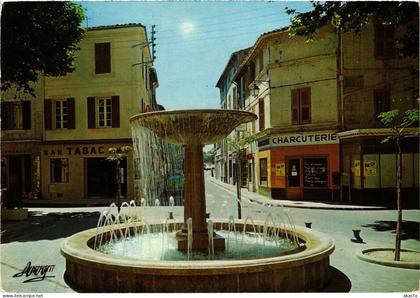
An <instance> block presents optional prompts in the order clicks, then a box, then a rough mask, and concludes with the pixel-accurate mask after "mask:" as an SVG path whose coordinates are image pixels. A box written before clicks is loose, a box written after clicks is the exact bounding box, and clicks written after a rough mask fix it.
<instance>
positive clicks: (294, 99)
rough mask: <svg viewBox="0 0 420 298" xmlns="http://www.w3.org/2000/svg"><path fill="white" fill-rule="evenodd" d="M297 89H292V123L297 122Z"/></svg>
mask: <svg viewBox="0 0 420 298" xmlns="http://www.w3.org/2000/svg"><path fill="white" fill-rule="evenodd" d="M299 118H300V116H299V89H294V90H292V124H299Z"/></svg>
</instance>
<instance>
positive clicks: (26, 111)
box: [22, 100, 31, 129]
mask: <svg viewBox="0 0 420 298" xmlns="http://www.w3.org/2000/svg"><path fill="white" fill-rule="evenodd" d="M22 128H23V129H31V102H30V101H29V100H25V101H22Z"/></svg>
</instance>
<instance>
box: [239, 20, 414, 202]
mask: <svg viewBox="0 0 420 298" xmlns="http://www.w3.org/2000/svg"><path fill="white" fill-rule="evenodd" d="M403 32H404V28H399V29H398V30H397V31H396V32H390V30H389V29H388V28H386V26H379V25H375V24H374V23H370V24H368V26H366V27H365V28H364V30H363V31H362V33H361V34H360V35H356V34H353V33H346V34H343V35H342V36H340V35H339V34H337V33H335V32H333V31H332V30H331V28H330V27H328V26H326V27H324V28H322V29H321V30H319V31H318V32H317V37H316V40H315V41H314V42H312V43H306V42H305V41H304V40H303V38H301V37H293V38H290V37H289V35H288V31H287V28H284V29H278V30H274V31H271V32H267V33H264V34H262V35H261V36H260V37H259V38H258V39H257V41H256V42H255V44H254V46H253V47H252V48H251V50H250V51H249V53H248V55H247V56H246V57H245V59H244V60H243V61H242V63H241V65H240V66H239V67H238V71H237V72H236V74H235V76H234V78H233V80H234V81H235V82H236V85H237V86H239V87H238V98H239V100H240V101H244V102H245V109H246V110H248V111H251V112H254V113H256V114H257V115H258V117H259V119H258V120H257V121H255V122H254V123H249V124H248V125H247V129H248V131H250V132H251V133H253V134H255V135H256V137H257V142H255V144H252V145H251V146H249V148H248V155H247V156H248V169H249V174H251V175H252V174H253V173H254V175H255V179H250V181H252V180H254V181H256V183H255V184H252V185H251V184H250V185H249V188H250V189H256V190H257V191H258V192H260V193H262V194H265V195H267V196H270V197H273V198H279V199H282V198H284V199H291V200H294V199H310V200H329V199H334V200H338V199H341V200H345V201H358V202H362V203H363V202H367V200H368V199H369V198H377V199H378V200H379V201H381V202H382V203H384V204H388V203H390V201H391V196H389V194H391V193H393V192H394V191H395V185H396V184H395V171H393V169H395V156H394V155H393V151H392V148H391V147H392V146H388V147H386V146H383V145H381V143H380V141H381V140H382V138H383V137H384V135H386V134H387V130H386V129H384V128H383V127H382V125H381V124H380V123H379V121H378V119H377V116H378V114H379V113H380V112H382V111H387V110H390V109H394V108H398V109H400V110H402V111H404V110H406V109H410V108H414V107H417V108H418V106H417V105H416V100H417V98H418V77H416V75H413V73H416V71H417V73H418V59H402V58H398V57H397V56H396V55H395V51H391V50H390V41H391V40H392V38H393V37H394V36H395V35H394V34H403ZM240 86H243V87H240ZM417 141H418V139H417V140H416V139H413V140H411V141H410V140H408V141H407V144H406V146H405V153H404V164H405V168H406V169H407V170H406V172H405V173H406V177H405V178H404V179H405V182H404V187H405V191H406V192H407V195H408V196H410V197H411V198H413V199H414V198H415V197H416V193H418V181H419V178H418V151H419V150H418V142H417ZM416 142H417V145H416ZM382 155H383V159H382V161H380V159H381V156H382ZM365 164H366V165H368V164H369V165H370V164H372V165H374V166H375V170H374V171H366V173H363V170H362V169H361V170H355V167H356V165H358V166H360V165H365ZM371 167H373V166H371ZM374 174H375V175H374ZM366 175H367V176H366ZM373 175H374V176H373ZM392 201H393V200H392Z"/></svg>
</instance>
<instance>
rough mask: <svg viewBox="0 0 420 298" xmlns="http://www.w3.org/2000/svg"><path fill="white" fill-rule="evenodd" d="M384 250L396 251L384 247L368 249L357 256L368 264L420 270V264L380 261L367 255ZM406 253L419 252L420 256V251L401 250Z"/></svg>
mask: <svg viewBox="0 0 420 298" xmlns="http://www.w3.org/2000/svg"><path fill="white" fill-rule="evenodd" d="M383 250H394V249H393V248H383V247H374V248H367V249H364V250H362V251H360V252H358V253H357V254H356V255H357V257H358V258H359V259H360V260H362V261H366V262H369V263H374V264H378V265H383V266H389V267H396V268H405V269H420V263H414V262H401V261H400V262H397V261H389V260H379V259H375V258H373V257H369V256H368V255H366V253H367V252H371V251H383ZM404 251H406V252H417V253H419V254H420V251H416V250H412V249H401V252H404Z"/></svg>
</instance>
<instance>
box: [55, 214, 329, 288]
mask: <svg viewBox="0 0 420 298" xmlns="http://www.w3.org/2000/svg"><path fill="white" fill-rule="evenodd" d="M182 224H183V222H177V223H176V225H177V228H180V227H181V226H182ZM214 224H215V226H216V227H217V226H220V227H222V228H223V229H228V224H229V223H228V222H225V221H217V220H215V221H214ZM235 224H236V228H237V230H240V229H242V228H243V225H244V224H246V223H244V221H238V222H236V223H235ZM153 225H161V224H159V223H153V224H151V226H153ZM255 225H256V228H257V229H262V227H263V225H264V223H263V222H255ZM121 227H122V228H124V227H125V228H130V226H126V225H124V226H121ZM121 227H119V228H121ZM116 228H117V227H115V226H114V227H109V229H108V230H105V231H104V233H105V234H106V233H109V232H110V231H111V229H116ZM285 228H286V229H287V230H292V227H290V226H287V225H286V226H285ZM293 228H295V230H294V231H295V233H296V235H297V237H298V238H299V241H300V242H301V243H304V245H303V246H302V248H301V249H299V250H297V251H295V252H292V253H290V254H287V255H282V256H278V257H270V258H260V259H247V260H223V261H221V260H217V261H215V260H208V261H207V260H206V261H202V260H201V261H194V260H189V261H170V260H161V261H145V260H137V259H133V258H125V257H115V256H111V255H107V254H105V253H101V252H99V251H96V250H94V249H93V248H92V247H93V243H94V241H95V236H96V235H97V234H96V233H97V230H96V229H95V228H94V229H90V230H86V231H82V232H79V233H77V234H74V235H72V236H70V237H68V238H66V239H65V240H64V242H63V243H62V246H61V254H62V255H63V256H64V257H65V259H66V271H65V274H64V278H65V280H66V282H67V284H69V285H70V286H71V287H72V288H73V289H74V290H76V291H80V292H95V293H102V292H118V293H126V292H143V293H177V292H181V293H183V292H184V293H185V292H188V293H205V292H214V293H218V292H311V291H317V290H319V289H321V288H323V287H324V286H325V285H326V284H327V283H328V281H329V256H330V254H331V253H332V252H333V251H334V242H333V241H332V240H331V238H329V237H327V236H326V235H324V234H322V233H320V232H317V231H314V230H312V229H308V228H304V227H299V226H297V227H293Z"/></svg>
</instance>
